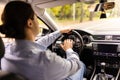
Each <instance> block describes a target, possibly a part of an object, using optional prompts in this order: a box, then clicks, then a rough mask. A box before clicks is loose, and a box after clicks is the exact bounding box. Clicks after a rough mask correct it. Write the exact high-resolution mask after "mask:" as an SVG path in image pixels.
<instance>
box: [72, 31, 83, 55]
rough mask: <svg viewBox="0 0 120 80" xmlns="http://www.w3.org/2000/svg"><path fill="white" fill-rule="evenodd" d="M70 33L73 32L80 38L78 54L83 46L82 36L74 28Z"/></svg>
mask: <svg viewBox="0 0 120 80" xmlns="http://www.w3.org/2000/svg"><path fill="white" fill-rule="evenodd" d="M72 33H75V34H76V35H77V36H78V38H79V40H80V44H81V48H80V51H79V55H80V53H81V51H82V50H83V47H84V41H83V38H82V36H81V35H80V34H79V33H78V32H77V31H76V30H75V29H74V30H72ZM72 33H71V34H72Z"/></svg>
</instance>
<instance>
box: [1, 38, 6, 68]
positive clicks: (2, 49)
mask: <svg viewBox="0 0 120 80" xmlns="http://www.w3.org/2000/svg"><path fill="white" fill-rule="evenodd" d="M4 53H5V47H4V43H3V40H2V38H1V37H0V63H1V58H2V57H3V56H4ZM0 69H1V64H0Z"/></svg>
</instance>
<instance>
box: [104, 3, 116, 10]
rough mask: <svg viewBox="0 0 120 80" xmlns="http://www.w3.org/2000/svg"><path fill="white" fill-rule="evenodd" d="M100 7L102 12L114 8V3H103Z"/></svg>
mask: <svg viewBox="0 0 120 80" xmlns="http://www.w3.org/2000/svg"><path fill="white" fill-rule="evenodd" d="M102 7H103V9H104V10H108V9H113V8H114V7H115V3H114V2H105V3H103V6H102Z"/></svg>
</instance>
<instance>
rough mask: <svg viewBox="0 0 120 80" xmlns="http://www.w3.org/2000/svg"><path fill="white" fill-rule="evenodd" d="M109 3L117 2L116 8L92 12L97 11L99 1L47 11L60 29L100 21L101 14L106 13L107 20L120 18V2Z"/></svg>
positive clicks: (111, 0) (118, 0)
mask: <svg viewBox="0 0 120 80" xmlns="http://www.w3.org/2000/svg"><path fill="white" fill-rule="evenodd" d="M107 2H115V7H114V8H113V9H109V10H105V11H91V9H93V8H94V9H95V7H93V5H95V4H98V3H99V1H96V2H95V3H93V4H88V3H84V2H79V3H74V4H68V5H64V6H57V7H53V8H48V9H46V11H47V12H48V13H49V14H50V16H51V17H52V19H54V20H55V22H56V23H57V24H58V28H65V27H69V26H72V25H77V24H79V23H84V22H91V21H96V20H99V19H100V16H101V14H104V13H105V14H106V18H105V19H109V18H118V17H120V6H119V4H120V0H107Z"/></svg>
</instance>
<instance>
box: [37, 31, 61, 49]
mask: <svg viewBox="0 0 120 80" xmlns="http://www.w3.org/2000/svg"><path fill="white" fill-rule="evenodd" d="M60 35H61V33H60V31H55V32H53V33H50V34H48V35H46V36H43V37H41V38H40V39H39V40H38V41H37V43H38V44H40V45H42V46H44V48H47V47H48V46H49V45H50V44H52V43H53V42H54V41H55V40H56V39H57V38H58V37H59V36H60Z"/></svg>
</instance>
